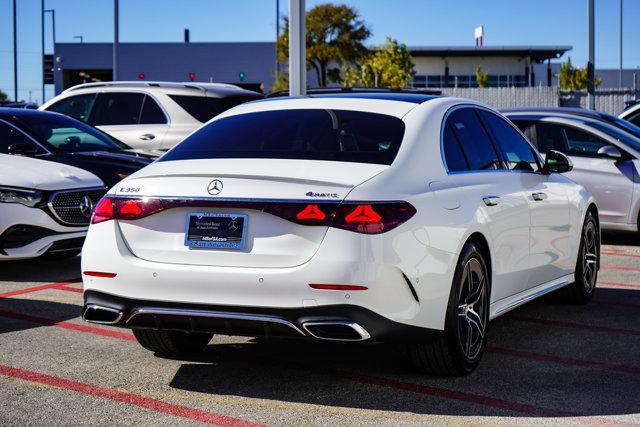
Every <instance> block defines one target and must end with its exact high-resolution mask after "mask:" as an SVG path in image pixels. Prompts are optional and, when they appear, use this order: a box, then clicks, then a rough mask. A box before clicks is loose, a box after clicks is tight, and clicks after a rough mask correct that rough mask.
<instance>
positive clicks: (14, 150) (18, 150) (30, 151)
mask: <svg viewBox="0 0 640 427" xmlns="http://www.w3.org/2000/svg"><path fill="white" fill-rule="evenodd" d="M7 151H8V152H9V154H19V155H21V156H33V155H36V154H38V147H36V146H35V145H33V144H27V143H26V142H17V143H15V144H11V145H10V146H9V147H8V149H7Z"/></svg>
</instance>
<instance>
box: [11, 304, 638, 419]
mask: <svg viewBox="0 0 640 427" xmlns="http://www.w3.org/2000/svg"><path fill="white" fill-rule="evenodd" d="M7 314H10V315H9V316H7ZM0 316H4V317H12V318H20V319H23V320H28V321H36V323H42V324H47V325H48V326H55V327H61V328H65V329H72V330H76V331H78V332H86V333H91V334H97V335H103V336H108V337H110V338H117V339H124V340H126V341H134V340H135V338H134V337H133V335H130V334H123V333H118V332H115V331H109V330H105V329H99V328H93V327H88V326H82V325H76V324H72V323H69V322H55V321H52V320H49V319H42V318H37V317H35V316H30V315H22V314H17V313H7V312H6V311H1V310H0ZM43 320H44V321H45V322H43ZM504 350H506V349H504ZM504 350H503V351H504ZM510 355H512V356H516V357H522V358H535V360H546V361H553V362H558V360H559V359H562V358H556V357H554V356H546V355H538V354H535V353H530V354H526V353H525V352H516V351H513V352H510ZM532 355H533V357H531V356H532ZM296 363H297V362H292V363H287V364H286V366H287V367H291V365H292V364H296ZM564 363H568V362H567V360H564ZM585 363H587V364H589V367H594V368H603V367H604V364H600V363H598V362H585ZM577 364H579V365H580V366H587V365H585V364H584V363H582V361H578V363H577ZM300 366H301V367H302V368H304V369H306V370H315V371H317V370H319V369H322V368H316V367H311V366H306V365H300ZM611 366H613V365H611ZM611 366H608V367H611ZM620 369H624V372H629V373H631V372H633V373H636V372H635V370H634V369H635V368H630V367H620ZM336 373H337V375H336ZM332 375H334V376H338V377H339V378H343V379H349V380H352V381H357V382H360V383H364V384H369V385H380V386H384V387H392V388H397V389H401V390H407V391H413V392H416V393H422V394H431V395H434V396H438V397H443V398H448V399H455V400H461V401H465V402H469V403H476V404H480V405H485V406H490V407H496V408H504V409H509V410H513V411H515V412H521V413H526V414H531V415H536V414H538V415H544V416H578V415H577V414H572V413H569V412H565V411H555V410H549V409H546V408H539V407H536V406H533V405H527V404H520V403H515V402H510V401H506V400H501V399H495V398H492V397H487V396H482V395H475V394H470V393H464V392H458V391H453V390H448V389H444V388H437V387H430V386H423V385H420V384H414V383H408V382H401V381H396V380H388V379H385V378H378V377H370V376H366V375H361V374H357V373H350V372H342V371H332ZM578 421H579V422H585V423H587V424H591V423H592V421H591V420H590V419H581V420H578ZM603 421H605V420H599V421H596V422H595V423H597V424H599V423H601V422H603Z"/></svg>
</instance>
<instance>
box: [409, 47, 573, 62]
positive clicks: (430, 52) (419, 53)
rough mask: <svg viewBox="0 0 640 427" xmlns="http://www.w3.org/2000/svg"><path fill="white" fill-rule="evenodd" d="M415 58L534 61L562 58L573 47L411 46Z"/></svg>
mask: <svg viewBox="0 0 640 427" xmlns="http://www.w3.org/2000/svg"><path fill="white" fill-rule="evenodd" d="M408 49H409V52H410V53H411V56H414V57H470V56H472V57H482V56H502V57H509V56H511V57H513V56H518V57H527V56H529V57H531V60H533V61H543V60H545V59H556V58H560V57H561V56H562V55H563V54H564V53H566V52H568V51H570V50H571V49H573V46H568V45H567V46H481V47H476V46H409V47H408Z"/></svg>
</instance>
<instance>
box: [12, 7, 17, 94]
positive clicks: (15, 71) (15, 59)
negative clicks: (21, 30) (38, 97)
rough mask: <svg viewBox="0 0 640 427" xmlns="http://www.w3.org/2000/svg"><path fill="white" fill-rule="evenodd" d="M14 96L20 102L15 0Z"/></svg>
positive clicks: (14, 8)
mask: <svg viewBox="0 0 640 427" xmlns="http://www.w3.org/2000/svg"><path fill="white" fill-rule="evenodd" d="M13 94H14V99H15V101H16V102H18V28H17V19H16V0H13Z"/></svg>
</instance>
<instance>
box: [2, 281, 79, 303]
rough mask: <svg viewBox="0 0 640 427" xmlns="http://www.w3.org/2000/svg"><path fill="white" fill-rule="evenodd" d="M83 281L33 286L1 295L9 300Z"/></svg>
mask: <svg viewBox="0 0 640 427" xmlns="http://www.w3.org/2000/svg"><path fill="white" fill-rule="evenodd" d="M81 281H82V279H79V278H78V279H71V280H67V281H65V282H57V283H49V284H47V285H40V286H33V287H31V288H25V289H17V290H15V291H10V292H5V293H3V294H0V298H9V297H13V296H16V295H22V294H28V293H31V292H38V291H42V290H44V289H51V288H57V287H60V286H64V285H71V284H73V283H78V282H81Z"/></svg>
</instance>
